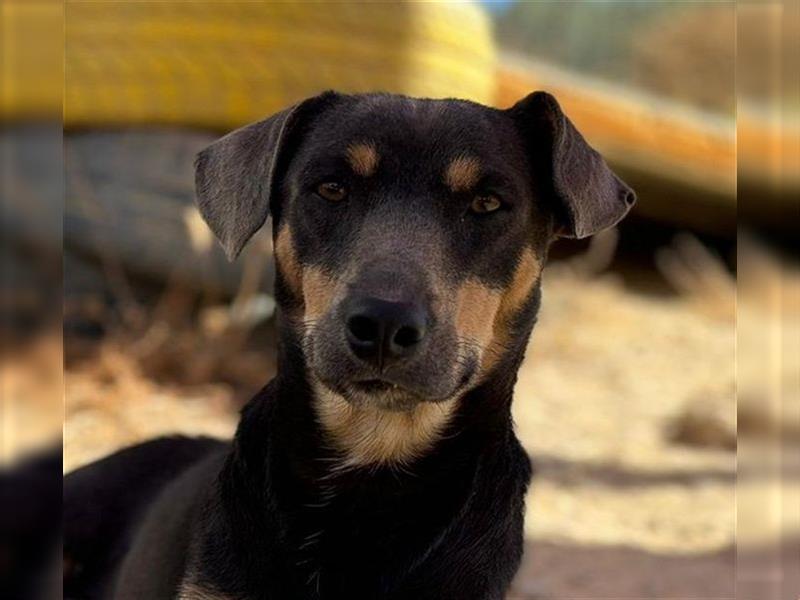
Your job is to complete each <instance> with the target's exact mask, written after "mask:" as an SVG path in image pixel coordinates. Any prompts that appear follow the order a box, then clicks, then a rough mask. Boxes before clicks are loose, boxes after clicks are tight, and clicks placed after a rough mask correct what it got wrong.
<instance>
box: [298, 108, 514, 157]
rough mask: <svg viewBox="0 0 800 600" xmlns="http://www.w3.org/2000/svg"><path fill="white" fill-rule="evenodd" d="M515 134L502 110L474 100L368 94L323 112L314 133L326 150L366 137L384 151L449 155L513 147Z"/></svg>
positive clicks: (492, 153)
mask: <svg viewBox="0 0 800 600" xmlns="http://www.w3.org/2000/svg"><path fill="white" fill-rule="evenodd" d="M514 137H516V132H515V130H514V128H513V125H512V123H511V121H510V119H508V117H506V116H505V115H504V114H503V112H502V111H499V110H496V109H492V108H489V107H485V106H481V105H479V104H475V103H473V102H469V101H464V100H434V99H419V98H408V97H405V96H395V95H368V96H351V97H347V98H345V99H343V100H342V101H340V102H339V103H337V104H336V105H335V106H333V107H332V108H331V109H330V110H328V111H326V112H325V113H324V114H322V115H320V117H319V119H318V121H317V122H316V123H315V126H314V128H313V137H312V139H313V144H314V146H316V147H317V148H318V149H321V150H322V149H325V150H336V149H337V148H339V147H348V146H350V145H352V144H354V143H366V144H372V145H374V146H375V148H376V150H380V151H382V152H383V153H390V154H395V153H399V154H402V155H403V156H404V157H412V156H424V157H425V158H426V159H431V158H441V159H442V160H448V159H452V158H454V157H455V156H458V155H475V156H482V155H483V156H487V157H491V156H496V155H497V154H498V153H499V152H512V153H513V146H514V143H513V142H514V141H515V140H513V139H510V138H514Z"/></svg>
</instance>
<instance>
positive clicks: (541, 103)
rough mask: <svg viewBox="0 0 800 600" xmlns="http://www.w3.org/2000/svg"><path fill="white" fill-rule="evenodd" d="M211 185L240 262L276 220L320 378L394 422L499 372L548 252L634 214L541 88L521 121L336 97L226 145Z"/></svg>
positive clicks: (480, 109) (216, 220)
mask: <svg viewBox="0 0 800 600" xmlns="http://www.w3.org/2000/svg"><path fill="white" fill-rule="evenodd" d="M196 183H197V198H198V203H199V207H200V210H201V212H202V214H203V216H204V218H205V219H206V221H207V222H208V224H209V226H210V227H211V229H212V230H213V231H214V233H215V234H216V235H217V237H218V238H219V239H220V241H221V242H222V244H223V246H224V248H225V251H226V252H227V254H228V256H229V257H231V258H233V257H236V256H237V255H238V254H239V252H240V251H241V249H242V247H243V246H244V245H245V243H246V242H247V240H248V239H249V238H250V237H251V236H252V235H253V234H254V233H255V232H256V231H257V230H258V229H259V228H260V227H261V226H262V225H263V224H264V222H265V220H266V219H267V216H268V215H269V214H271V215H272V217H273V222H274V242H275V257H276V260H277V265H278V269H277V272H278V277H277V282H276V294H277V297H278V301H279V305H280V306H281V308H282V310H283V312H284V314H285V315H286V316H287V317H288V318H289V319H290V321H291V322H292V323H294V324H295V325H296V331H297V332H298V336H299V337H300V338H301V341H302V347H303V352H304V354H305V359H306V365H307V368H308V370H309V373H310V375H311V377H313V378H314V379H315V380H316V381H318V382H319V383H320V384H321V386H322V387H323V388H324V389H325V390H328V391H329V392H332V393H335V394H337V395H338V396H339V397H341V398H344V399H346V401H347V402H349V403H351V404H357V405H358V404H360V405H370V406H375V407H379V408H381V409H388V410H393V411H398V410H400V411H402V410H407V409H409V408H410V407H414V406H417V405H418V404H419V403H437V402H444V401H448V400H452V399H453V398H455V397H458V396H459V395H461V394H462V393H463V392H464V391H466V390H468V389H469V388H471V387H474V386H475V385H476V384H478V383H479V382H480V381H481V380H482V379H484V378H485V377H487V376H488V375H489V374H490V373H491V372H492V369H493V368H495V367H496V366H497V365H498V364H499V363H500V362H501V361H502V359H503V356H504V353H505V352H506V351H507V350H508V348H509V347H510V346H513V342H514V340H515V330H516V329H515V328H517V327H519V326H520V323H519V317H520V315H521V314H523V313H524V310H525V307H526V306H527V305H528V304H529V301H530V299H531V297H532V295H533V292H534V290H535V289H536V287H537V285H538V280H539V275H540V271H541V267H542V262H543V260H544V257H545V254H546V250H547V246H548V245H549V243H550V242H551V241H552V240H553V239H554V238H555V237H557V236H566V237H577V238H580V237H585V236H588V235H591V234H593V233H595V232H596V231H598V230H601V229H604V228H607V227H610V226H612V225H614V224H615V223H616V222H617V221H619V220H620V219H621V218H622V217H623V216H624V215H625V213H627V212H628V210H629V209H630V207H631V205H632V204H633V202H634V194H633V192H632V191H631V190H630V189H629V188H628V187H627V186H626V185H625V184H624V183H623V182H622V181H620V180H619V179H618V178H617V177H616V176H615V175H614V174H613V173H612V172H611V171H610V170H609V168H608V167H607V166H606V164H605V162H604V161H603V159H602V158H601V157H600V156H599V155H598V154H597V153H596V152H595V151H594V150H593V149H592V148H590V147H589V145H588V144H587V143H586V142H585V140H584V139H583V137H582V136H581V135H580V133H578V131H577V130H576V129H575V128H574V126H573V125H572V123H571V122H570V121H569V119H568V118H567V117H566V116H565V115H564V114H563V113H562V111H561V109H560V108H559V105H558V103H557V102H556V101H555V99H554V98H553V97H552V96H550V95H548V94H546V93H542V92H537V93H534V94H532V95H530V96H528V97H527V98H525V99H524V100H522V101H520V102H519V103H518V104H516V105H515V106H514V107H512V108H510V109H508V110H498V109H494V108H488V107H485V106H481V105H478V104H475V103H472V102H466V101H461V100H419V99H412V98H406V97H402V96H392V95H363V96H348V95H340V94H335V93H330V92H329V93H325V94H322V95H320V96H317V97H314V98H311V99H308V100H306V101H304V102H302V103H300V104H298V105H296V106H294V107H292V108H290V109H288V110H286V111H284V112H281V113H279V114H277V115H275V116H273V117H271V118H269V119H266V120H265V121H261V122H259V123H255V124H253V125H249V126H247V127H244V128H242V129H240V130H237V131H234V132H233V133H231V134H229V135H228V136H226V137H224V138H222V139H221V140H219V141H217V142H216V143H214V144H212V145H211V146H210V147H209V148H207V149H206V150H204V151H203V152H202V153H201V154H200V155H199V157H198V160H197V173H196Z"/></svg>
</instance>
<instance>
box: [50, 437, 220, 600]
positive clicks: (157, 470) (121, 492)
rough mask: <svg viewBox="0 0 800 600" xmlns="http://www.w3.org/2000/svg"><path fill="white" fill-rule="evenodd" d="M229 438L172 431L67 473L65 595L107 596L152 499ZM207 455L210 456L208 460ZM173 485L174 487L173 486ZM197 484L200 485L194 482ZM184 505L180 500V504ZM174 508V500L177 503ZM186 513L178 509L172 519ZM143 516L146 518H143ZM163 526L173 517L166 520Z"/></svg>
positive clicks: (65, 499) (215, 451)
mask: <svg viewBox="0 0 800 600" xmlns="http://www.w3.org/2000/svg"><path fill="white" fill-rule="evenodd" d="M227 447H228V444H226V443H223V442H220V441H217V440H213V439H210V438H187V437H169V438H160V439H157V440H153V441H150V442H147V443H144V444H141V445H138V446H133V447H131V448H126V449H124V450H121V451H119V452H117V453H115V454H112V455H111V456H109V457H107V458H105V459H103V460H101V461H98V462H96V463H92V464H90V465H88V466H86V467H83V468H80V469H78V470H76V471H74V472H72V473H70V474H68V475H67V476H66V477H65V479H64V556H65V566H64V597H65V598H81V599H84V598H85V599H90V598H106V597H108V595H109V594H110V593H111V584H112V582H113V580H114V577H115V576H116V574H117V573H118V571H119V567H120V564H121V561H122V560H123V558H124V557H125V555H126V554H127V552H128V550H129V549H130V547H131V545H132V541H133V539H134V537H135V536H140V535H141V531H140V530H143V529H144V528H143V527H140V524H143V523H145V524H146V522H147V520H148V519H151V518H150V517H147V515H149V514H150V513H151V512H152V510H151V506H152V505H153V502H156V506H157V505H158V502H157V500H156V499H157V498H158V497H159V495H162V494H164V493H171V492H172V489H171V488H173V487H174V486H175V483H172V482H174V481H175V480H178V481H180V480H182V479H184V477H182V474H185V473H189V469H191V468H192V467H195V470H196V469H197V468H198V466H200V463H201V462H207V460H213V458H214V457H217V456H220V457H221V456H223V455H224V453H225V450H226V449H227ZM204 459H207V460H204ZM168 486H169V488H168ZM192 487H195V486H192ZM178 506H179V505H178ZM173 508H175V506H173ZM180 517H181V515H177V514H173V515H172V520H176V519H180ZM143 519H144V522H143ZM162 525H163V527H164V528H167V527H168V526H169V523H168V522H166V521H165V522H163V523H162Z"/></svg>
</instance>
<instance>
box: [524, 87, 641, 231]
mask: <svg viewBox="0 0 800 600" xmlns="http://www.w3.org/2000/svg"><path fill="white" fill-rule="evenodd" d="M511 111H512V114H513V115H514V116H515V118H516V119H518V122H519V123H520V125H521V129H522V131H523V132H524V135H525V137H526V143H527V144H528V148H529V152H530V153H531V154H533V156H532V157H531V159H532V162H533V163H534V164H535V165H537V166H538V167H539V168H540V171H541V173H543V175H541V176H543V177H545V178H546V179H549V180H550V184H551V186H552V187H550V191H551V192H552V194H553V196H554V198H555V200H556V203H557V206H558V208H557V211H558V213H560V214H559V217H560V218H559V229H558V230H557V234H558V235H560V236H562V237H571V238H584V237H587V236H590V235H592V234H594V233H597V232H598V231H601V230H603V229H607V228H609V227H611V226H613V225H616V224H617V223H618V222H619V221H620V220H621V219H622V218H623V217H624V216H625V215H626V214H627V213H628V211H629V210H630V208H631V206H633V204H634V202H636V194H634V192H633V190H632V189H631V188H629V187H628V186H627V185H626V184H625V183H624V182H623V181H622V180H621V179H620V178H619V177H617V176H616V175H615V174H614V173H613V172H612V171H611V169H609V168H608V165H607V164H606V162H605V161H604V160H603V157H602V156H600V154H598V153H597V151H595V150H594V148H592V147H591V146H589V144H588V143H586V140H585V139H583V136H582V135H581V134H580V132H579V131H578V130H577V129H575V126H574V125H573V124H572V122H571V121H570V120H569V119H568V118H567V116H566V115H565V114H564V113H563V112H562V111H561V107H560V106H559V105H558V102H556V99H555V98H554V97H553V96H551V95H550V94H548V93H547V92H534V93H533V94H530V95H529V96H527V97H526V98H524V99H523V100H520V101H519V102H518V103H517V104H516V105H514V106H513V107H512V108H511Z"/></svg>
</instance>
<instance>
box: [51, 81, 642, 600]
mask: <svg viewBox="0 0 800 600" xmlns="http://www.w3.org/2000/svg"><path fill="white" fill-rule="evenodd" d="M195 183H196V192H197V193H196V197H197V204H198V207H199V210H200V212H201V214H202V216H203V218H204V219H205V221H206V222H207V223H208V225H209V227H210V228H211V230H212V231H213V232H214V234H215V235H216V237H217V238H218V239H219V241H220V242H221V244H222V246H223V248H224V249H225V252H226V253H227V255H228V257H230V258H231V259H234V258H235V257H236V256H237V255H238V254H239V253H240V252H241V250H242V248H243V247H244V246H245V244H246V243H247V241H248V240H249V239H250V238H251V237H252V236H253V235H254V234H255V233H256V232H257V231H258V230H259V229H260V228H261V227H262V226H263V225H264V223H265V222H266V220H267V218H268V216H271V217H272V225H273V242H274V256H275V260H276V266H277V268H276V273H277V274H276V281H275V298H276V302H277V305H278V312H277V318H276V327H277V330H278V335H279V340H280V341H279V352H278V368H277V375H276V377H275V378H274V379H273V380H272V381H271V382H270V383H269V384H268V385H267V386H266V387H265V388H264V389H263V390H262V391H261V392H259V393H258V394H257V395H256V396H255V397H254V398H253V399H252V400H251V401H250V402H249V403H248V404H247V405H246V407H245V408H244V410H243V411H242V415H241V420H240V423H239V426H238V430H237V432H236V435H235V438H234V440H233V441H232V443H230V444H228V443H223V442H220V441H215V440H210V439H204V438H200V439H190V438H165V439H160V440H156V441H152V442H149V443H144V444H142V445H139V446H135V447H133V448H128V449H126V450H122V451H121V452H118V453H117V454H114V455H112V456H110V457H108V458H106V459H104V460H101V461H99V462H97V463H95V464H92V465H89V466H86V467H83V468H81V469H79V470H77V471H76V472H74V473H72V474H69V475H68V476H67V477H66V481H65V489H64V503H65V553H66V556H67V564H68V565H70V567H69V569H68V571H67V573H66V575H65V591H66V593H67V595H68V596H70V597H75V598H101V597H102V598H107V597H110V598H118V599H123V600H128V599H141V598H147V599H157V598H173V597H177V598H180V599H184V600H190V599H191V600H208V599H237V600H238V599H251V598H252V599H264V600H287V599H319V600H327V599H339V598H346V599H348V600H357V599H388V600H401V599H402V600H427V599H430V600H434V599H436V600H443V599H444V600H464V599H475V600H490V599H499V598H503V597H504V594H505V593H506V591H507V589H508V587H509V585H510V583H511V580H512V578H513V576H514V573H515V571H516V569H517V568H518V565H519V563H520V560H521V555H522V548H523V512H524V497H525V492H526V489H527V486H528V483H529V480H530V477H531V465H530V462H529V458H528V456H527V454H526V453H525V451H524V450H523V448H522V446H521V445H520V443H519V441H518V440H517V438H516V436H515V434H514V427H513V423H512V419H511V401H512V394H513V388H514V383H515V380H516V376H517V371H518V369H519V366H520V363H521V362H522V359H523V355H524V353H525V349H526V347H527V344H528V339H529V336H530V334H531V330H532V328H533V325H534V322H535V320H536V315H537V312H538V310H539V305H540V298H541V273H542V267H543V265H544V263H545V260H546V257H547V252H548V248H549V246H550V244H551V243H552V242H553V241H554V240H556V239H558V238H559V237H569V238H583V237H586V236H590V235H592V234H593V233H595V232H598V231H600V230H603V229H606V228H609V227H611V226H613V225H615V224H616V223H617V222H618V221H620V219H622V218H623V217H624V216H625V214H626V213H627V212H628V211H629V210H630V208H631V206H632V205H633V203H634V201H635V195H634V192H633V191H632V190H631V189H630V188H629V187H628V186H627V185H626V184H625V183H623V182H622V181H621V180H620V178H619V177H617V176H616V175H615V174H614V173H613V172H612V171H611V170H610V169H609V167H608V166H607V165H606V163H605V162H604V160H603V158H602V157H601V156H600V155H599V154H598V153H597V152H596V151H595V150H593V149H592V148H591V147H590V146H589V145H588V144H587V142H586V141H585V140H584V138H583V137H582V136H581V134H580V133H579V132H578V131H577V129H576V128H575V127H574V125H573V124H572V122H571V121H570V120H569V119H568V118H567V117H566V116H565V115H564V113H563V112H562V110H561V108H560V106H559V104H558V103H557V101H556V100H555V99H554V98H553V97H552V96H551V95H549V94H547V93H545V92H535V93H533V94H531V95H529V96H527V97H526V98H524V99H522V100H521V101H519V102H518V103H517V104H516V105H514V106H513V107H511V108H509V109H505V110H500V109H495V108H489V107H486V106H482V105H480V104H476V103H473V102H469V101H464V100H454V99H448V100H431V99H414V98H409V97H405V96H398V95H389V94H366V95H346V94H340V93H335V92H326V93H323V94H321V95H319V96H315V97H313V98H310V99H307V100H305V101H303V102H300V103H299V104H297V105H295V106H293V107H291V108H289V109H287V110H285V111H283V112H280V113H278V114H276V115H274V116H272V117H270V118H268V119H266V120H264V121H261V122H258V123H255V124H251V125H248V126H246V127H243V128H242V129H238V130H236V131H234V132H232V133H230V134H228V135H227V136H225V137H223V138H221V139H220V140H218V141H216V142H215V143H213V144H212V145H211V146H210V147H208V148H207V149H205V150H203V151H202V152H201V153H200V154H199V155H198V157H197V160H196V182H195ZM188 358H189V357H187V359H188Z"/></svg>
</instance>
